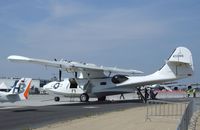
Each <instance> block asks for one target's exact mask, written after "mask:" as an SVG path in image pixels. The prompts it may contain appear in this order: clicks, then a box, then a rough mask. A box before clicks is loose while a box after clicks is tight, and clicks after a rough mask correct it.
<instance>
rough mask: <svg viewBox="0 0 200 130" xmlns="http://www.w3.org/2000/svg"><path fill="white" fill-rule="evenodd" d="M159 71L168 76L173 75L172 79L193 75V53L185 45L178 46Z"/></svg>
mask: <svg viewBox="0 0 200 130" xmlns="http://www.w3.org/2000/svg"><path fill="white" fill-rule="evenodd" d="M159 72H160V74H163V75H165V76H166V78H169V77H171V78H172V79H181V78H186V77H189V76H192V75H193V72H194V66H193V59H192V53H191V52H190V50H189V49H187V48H185V47H178V48H176V49H175V51H174V52H173V54H172V55H171V56H170V58H169V59H168V60H167V62H166V64H165V66H164V67H163V68H162V69H161V70H160V71H159Z"/></svg>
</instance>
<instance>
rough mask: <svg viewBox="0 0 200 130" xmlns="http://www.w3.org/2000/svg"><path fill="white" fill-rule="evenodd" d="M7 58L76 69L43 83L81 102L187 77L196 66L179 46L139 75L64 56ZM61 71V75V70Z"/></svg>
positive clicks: (186, 52) (188, 51)
mask: <svg viewBox="0 0 200 130" xmlns="http://www.w3.org/2000/svg"><path fill="white" fill-rule="evenodd" d="M8 60H10V61H16V62H25V63H35V64H41V65H45V66H51V67H56V68H59V69H60V70H65V71H67V72H69V73H74V77H73V78H69V79H68V78H67V79H65V80H64V81H54V82H50V83H49V84H47V85H45V86H44V89H45V90H47V91H48V92H51V93H54V94H56V95H63V96H72V95H73V96H79V97H80V101H82V102H86V101H88V100H89V97H97V98H98V100H99V101H104V100H105V99H106V96H108V95H115V94H123V93H131V92H134V91H135V90H137V88H138V87H141V86H145V85H153V84H159V83H163V82H168V81H173V80H177V79H182V78H187V77H189V76H192V75H193V70H194V68H193V60H192V54H191V52H190V50H188V49H187V48H185V47H178V48H176V49H175V51H174V52H173V54H172V55H171V56H170V57H169V59H168V60H167V61H166V64H165V65H164V66H163V67H162V68H161V69H160V70H158V71H156V72H155V73H153V74H150V75H147V76H136V75H135V74H141V73H142V72H141V71H137V70H125V69H119V68H112V67H103V66H96V65H94V64H87V63H78V62H70V61H63V60H61V61H48V60H42V59H33V58H28V57H23V56H16V55H12V56H9V57H8ZM106 73H107V74H106ZM113 74H115V75H113ZM59 75H60V76H59V77H61V71H60V73H59ZM59 99H60V98H59V97H58V96H57V97H55V101H59Z"/></svg>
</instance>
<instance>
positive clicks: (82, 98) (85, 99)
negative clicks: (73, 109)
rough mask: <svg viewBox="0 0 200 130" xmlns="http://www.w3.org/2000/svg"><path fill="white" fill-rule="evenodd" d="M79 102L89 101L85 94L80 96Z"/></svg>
mask: <svg viewBox="0 0 200 130" xmlns="http://www.w3.org/2000/svg"><path fill="white" fill-rule="evenodd" d="M80 101H81V102H88V101H89V96H88V94H87V93H83V94H81V95H80Z"/></svg>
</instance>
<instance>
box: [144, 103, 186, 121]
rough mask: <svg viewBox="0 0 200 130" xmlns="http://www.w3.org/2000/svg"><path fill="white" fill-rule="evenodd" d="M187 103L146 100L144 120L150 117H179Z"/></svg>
mask: <svg viewBox="0 0 200 130" xmlns="http://www.w3.org/2000/svg"><path fill="white" fill-rule="evenodd" d="M187 104H188V103H175V102H168V101H158V100H149V101H147V111H146V119H145V120H146V121H147V120H150V121H151V118H152V117H160V118H164V117H167V118H174V119H180V117H181V116H182V115H183V113H184V110H185V108H186V107H187Z"/></svg>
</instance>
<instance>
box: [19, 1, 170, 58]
mask: <svg viewBox="0 0 200 130" xmlns="http://www.w3.org/2000/svg"><path fill="white" fill-rule="evenodd" d="M44 9H45V10H46V11H47V12H48V13H49V15H48V17H45V18H43V20H39V21H38V22H35V23H29V24H27V25H25V26H23V27H22V29H21V32H23V34H21V37H19V40H20V42H21V43H24V44H27V46H29V47H30V48H33V49H37V48H38V47H39V48H40V49H41V51H44V50H45V48H46V47H48V50H49V51H50V52H53V50H55V49H56V50H61V52H64V51H66V52H69V53H71V52H74V51H77V53H78V54H77V55H79V54H81V53H83V52H91V51H92V52H94V51H98V50H103V49H104V48H105V46H106V47H107V48H112V47H113V45H115V46H121V45H122V44H123V45H124V44H127V43H128V44H130V43H134V44H137V43H136V42H134V41H135V40H142V41H148V40H149V39H154V38H155V39H156V38H160V37H162V36H164V35H165V34H166V33H167V31H168V28H167V27H166V26H165V22H163V21H157V20H155V19H153V18H151V19H150V17H149V16H148V13H147V11H148V10H145V9H144V7H143V6H142V7H141V8H140V7H137V8H136V9H132V8H125V7H120V8H119V7H117V8H114V7H112V9H109V8H106V9H101V8H94V6H93V5H91V4H90V5H85V4H84V2H83V3H74V2H66V3H65V2H64V3H59V2H53V3H50V4H48V6H46V5H45V7H44ZM49 45H50V46H49ZM80 46H81V48H79V47H80ZM42 48H43V49H44V50H42Z"/></svg>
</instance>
